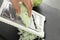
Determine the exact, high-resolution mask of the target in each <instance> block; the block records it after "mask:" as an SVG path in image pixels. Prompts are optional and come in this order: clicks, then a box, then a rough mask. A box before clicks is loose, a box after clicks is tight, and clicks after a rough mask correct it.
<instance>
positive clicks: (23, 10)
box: [19, 3, 30, 27]
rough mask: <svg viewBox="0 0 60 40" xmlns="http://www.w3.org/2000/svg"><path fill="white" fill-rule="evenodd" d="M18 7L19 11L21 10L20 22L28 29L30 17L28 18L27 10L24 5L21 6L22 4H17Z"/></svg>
mask: <svg viewBox="0 0 60 40" xmlns="http://www.w3.org/2000/svg"><path fill="white" fill-rule="evenodd" d="M19 5H20V10H21V13H20V15H19V16H20V18H21V19H22V22H23V24H24V25H25V26H26V27H28V26H29V24H30V17H29V16H28V10H27V8H26V7H25V5H23V4H22V3H21V4H19Z"/></svg>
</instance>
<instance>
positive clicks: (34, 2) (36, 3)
mask: <svg viewBox="0 0 60 40" xmlns="http://www.w3.org/2000/svg"><path fill="white" fill-rule="evenodd" d="M41 3H42V0H33V5H34V7H36V6H39V5H40V4H41Z"/></svg>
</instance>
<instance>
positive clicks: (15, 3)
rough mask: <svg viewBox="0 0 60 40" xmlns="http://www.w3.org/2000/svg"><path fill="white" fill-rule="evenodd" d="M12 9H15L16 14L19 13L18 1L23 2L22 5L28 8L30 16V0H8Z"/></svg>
mask: <svg viewBox="0 0 60 40" xmlns="http://www.w3.org/2000/svg"><path fill="white" fill-rule="evenodd" d="M10 1H11V3H12V5H13V7H14V9H15V10H16V13H17V15H20V7H19V2H20V1H21V2H23V3H24V5H25V6H26V7H27V9H28V16H29V17H30V16H31V12H32V1H31V0H10Z"/></svg>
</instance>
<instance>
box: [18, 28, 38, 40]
mask: <svg viewBox="0 0 60 40" xmlns="http://www.w3.org/2000/svg"><path fill="white" fill-rule="evenodd" d="M18 30H19V31H20V32H19V33H18V34H19V35H20V38H19V40H34V39H35V38H36V37H37V36H35V35H34V34H31V33H28V32H26V31H23V30H20V29H18Z"/></svg>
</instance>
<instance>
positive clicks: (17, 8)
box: [10, 0, 20, 15]
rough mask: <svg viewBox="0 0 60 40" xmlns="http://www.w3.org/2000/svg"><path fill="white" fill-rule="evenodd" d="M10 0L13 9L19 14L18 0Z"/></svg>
mask: <svg viewBox="0 0 60 40" xmlns="http://www.w3.org/2000/svg"><path fill="white" fill-rule="evenodd" d="M10 1H11V3H12V5H13V7H14V9H15V10H16V13H17V15H19V14H20V8H19V0H18V1H16V0H10Z"/></svg>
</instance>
